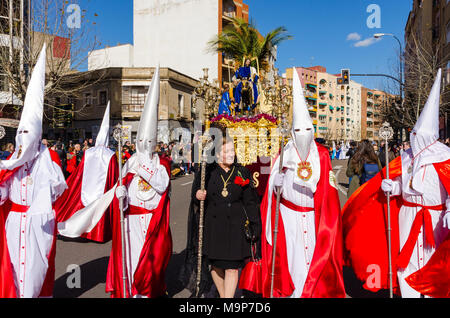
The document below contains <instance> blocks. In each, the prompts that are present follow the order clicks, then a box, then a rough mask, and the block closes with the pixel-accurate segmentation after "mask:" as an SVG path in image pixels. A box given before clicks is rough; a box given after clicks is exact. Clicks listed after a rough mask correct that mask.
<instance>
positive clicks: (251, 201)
mask: <svg viewBox="0 0 450 318" xmlns="http://www.w3.org/2000/svg"><path fill="white" fill-rule="evenodd" d="M233 167H234V171H233ZM208 168H209V169H208V171H207V174H206V180H205V188H206V191H207V196H206V201H205V223H204V224H205V228H204V241H203V253H204V255H205V256H207V257H208V258H209V259H214V260H228V261H239V260H244V259H246V258H248V257H250V256H251V242H250V241H248V240H247V239H246V236H245V231H244V224H245V221H246V219H247V217H248V219H249V220H250V223H251V224H252V227H253V229H254V230H255V232H256V235H257V236H258V237H259V236H260V234H261V219H260V213H259V199H258V196H257V193H256V190H255V189H254V188H253V187H252V180H251V175H250V172H249V170H248V169H247V168H245V167H243V166H240V165H238V164H235V165H233V166H232V167H231V169H230V170H229V171H228V172H225V170H223V169H222V168H221V167H220V166H219V165H217V164H213V165H212V166H210V167H208ZM231 173H232V175H231V176H230V174H231ZM221 176H222V177H223V179H222V177H221ZM238 176H239V177H241V178H242V179H243V180H249V181H250V183H249V184H248V185H246V186H242V185H238V184H236V183H235V180H236V178H237V177H238ZM228 178H229V181H228V186H227V190H228V196H227V197H223V196H222V190H223V188H224V182H223V180H227V179H228ZM200 181H201V180H200V173H197V174H196V177H195V179H194V184H193V189H192V190H193V191H192V196H193V198H192V199H193V200H196V201H197V203H198V200H197V199H196V198H195V195H196V193H197V190H199V189H200Z"/></svg>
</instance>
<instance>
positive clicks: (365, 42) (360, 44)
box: [355, 38, 380, 47]
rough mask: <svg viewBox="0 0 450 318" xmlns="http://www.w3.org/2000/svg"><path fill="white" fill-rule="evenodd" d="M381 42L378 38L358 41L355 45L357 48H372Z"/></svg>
mask: <svg viewBox="0 0 450 318" xmlns="http://www.w3.org/2000/svg"><path fill="white" fill-rule="evenodd" d="M378 41H380V39H379V38H378V39H376V38H367V39H365V40H362V41H358V42H356V43H355V47H368V46H371V45H372V44H374V43H376V42H378Z"/></svg>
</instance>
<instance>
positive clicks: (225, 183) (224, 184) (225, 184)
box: [220, 167, 234, 188]
mask: <svg viewBox="0 0 450 318" xmlns="http://www.w3.org/2000/svg"><path fill="white" fill-rule="evenodd" d="M233 172H234V167H233V170H231V173H230V175H229V176H228V178H227V181H225V179H224V178H223V176H222V174H221V175H220V177H221V178H222V181H223V187H224V188H226V186H227V185H228V181H229V180H230V178H231V176H232V175H233Z"/></svg>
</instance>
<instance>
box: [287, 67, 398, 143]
mask: <svg viewBox="0 0 450 318" xmlns="http://www.w3.org/2000/svg"><path fill="white" fill-rule="evenodd" d="M296 70H297V72H298V74H299V78H300V81H301V82H302V86H303V89H304V93H305V99H306V102H307V104H308V107H309V111H310V115H311V117H312V119H313V122H314V127H315V131H316V137H317V138H324V139H325V140H327V141H337V142H341V141H350V140H355V141H361V140H363V139H369V140H375V141H378V140H379V137H378V131H379V129H380V127H381V124H382V123H383V118H382V113H383V109H385V108H386V107H389V105H391V104H392V103H393V100H394V96H393V95H389V94H387V93H385V92H383V91H379V90H372V89H368V88H366V87H364V86H362V85H361V84H359V83H357V82H355V81H350V84H349V85H339V84H338V83H337V78H338V77H340V74H330V73H327V72H326V68H325V67H323V66H314V67H309V68H302V67H298V68H296ZM292 72H293V68H290V69H286V80H287V82H288V83H289V84H290V85H292V74H293V73H292Z"/></svg>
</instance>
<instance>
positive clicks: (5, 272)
mask: <svg viewBox="0 0 450 318" xmlns="http://www.w3.org/2000/svg"><path fill="white" fill-rule="evenodd" d="M19 168H20V167H18V168H16V169H14V170H0V185H1V184H3V183H4V182H6V181H7V180H8V179H9V178H11V177H12V176H13V175H14V173H15V172H16V171H17V170H18V169H19ZM8 202H9V201H8ZM9 210H10V207H9V206H7V205H5V204H4V205H0V261H1V263H0V298H16V297H17V294H16V288H15V286H14V279H13V269H12V265H11V260H10V258H9V251H8V243H7V241H6V231H5V224H6V219H7V218H8V213H9Z"/></svg>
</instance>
